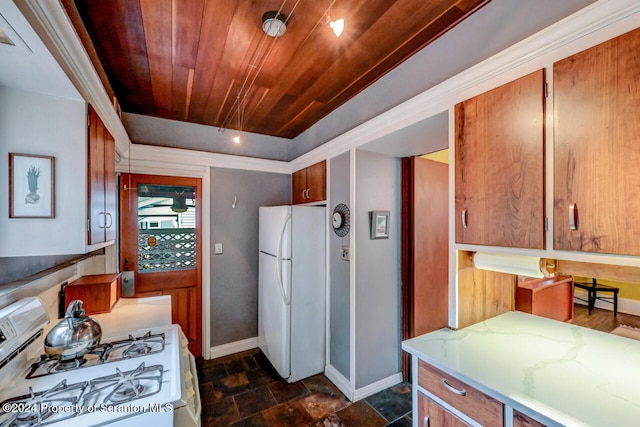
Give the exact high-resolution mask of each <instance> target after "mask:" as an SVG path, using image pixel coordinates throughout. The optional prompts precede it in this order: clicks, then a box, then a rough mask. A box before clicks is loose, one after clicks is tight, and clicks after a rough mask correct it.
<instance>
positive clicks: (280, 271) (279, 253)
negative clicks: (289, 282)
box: [277, 214, 291, 305]
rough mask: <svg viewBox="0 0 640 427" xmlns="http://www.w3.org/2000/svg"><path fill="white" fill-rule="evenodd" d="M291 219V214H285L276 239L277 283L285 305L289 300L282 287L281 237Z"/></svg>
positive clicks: (289, 302) (288, 303) (282, 237)
mask: <svg viewBox="0 0 640 427" xmlns="http://www.w3.org/2000/svg"><path fill="white" fill-rule="evenodd" d="M289 221H291V214H287V217H286V218H285V220H284V224H283V225H282V231H280V239H279V240H278V253H277V259H278V283H280V292H281V293H282V299H283V300H284V303H285V305H290V304H291V300H290V299H289V298H288V297H287V292H286V291H285V289H284V282H283V281H282V239H284V232H285V231H286V229H287V224H288V223H289Z"/></svg>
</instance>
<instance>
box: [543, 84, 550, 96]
mask: <svg viewBox="0 0 640 427" xmlns="http://www.w3.org/2000/svg"><path fill="white" fill-rule="evenodd" d="M544 97H545V98H548V97H549V83H547V82H544Z"/></svg>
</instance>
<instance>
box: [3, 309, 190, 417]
mask: <svg viewBox="0 0 640 427" xmlns="http://www.w3.org/2000/svg"><path fill="white" fill-rule="evenodd" d="M47 323H48V316H47V312H46V310H45V308H44V306H43V305H42V302H41V301H40V300H39V299H37V298H26V299H23V300H21V301H18V302H16V303H14V304H12V305H10V306H8V307H6V308H4V309H1V310H0V427H14V426H16V427H17V426H29V427H30V426H45V425H52V426H53V427H66V426H72V425H73V426H78V425H82V426H93V425H103V424H109V425H118V426H133V425H140V423H144V424H145V425H146V424H147V423H151V422H153V423H154V427H160V426H173V425H174V424H180V425H182V424H185V415H186V418H187V419H188V420H189V423H188V424H191V425H199V396H197V380H195V378H194V377H195V375H196V374H195V363H194V362H195V360H194V359H193V356H191V355H190V353H188V350H186V346H187V343H186V339H184V338H183V337H184V335H183V334H182V333H181V331H180V328H179V327H178V326H177V325H168V326H163V327H158V328H151V329H146V330H145V329H143V330H136V331H132V332H131V333H130V334H129V336H124V337H123V336H116V337H106V338H103V339H102V341H101V343H100V344H99V345H98V346H96V347H95V348H94V349H93V350H92V351H91V352H90V353H88V354H86V355H84V357H83V358H82V359H77V360H73V361H71V362H66V363H60V362H59V361H58V360H57V359H55V358H51V357H48V356H46V355H44V352H43V341H44V337H43V332H42V331H43V329H42V328H43V327H44V326H45V325H46V324H47ZM194 394H195V395H196V398H194ZM194 400H197V402H194ZM178 412H179V413H180V415H181V416H180V417H177V415H178ZM185 413H187V414H185Z"/></svg>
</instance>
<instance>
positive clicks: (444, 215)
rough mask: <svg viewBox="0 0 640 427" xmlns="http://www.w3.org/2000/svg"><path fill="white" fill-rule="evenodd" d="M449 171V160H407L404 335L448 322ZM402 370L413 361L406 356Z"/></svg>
mask: <svg viewBox="0 0 640 427" xmlns="http://www.w3.org/2000/svg"><path fill="white" fill-rule="evenodd" d="M448 201H449V172H448V165H447V164H446V163H440V162H436V161H432V160H427V159H423V158H420V157H412V158H405V159H403V160H402V339H403V340H406V339H409V338H413V337H415V336H418V335H422V334H425V333H428V332H431V331H435V330H437V329H441V328H444V327H446V326H447V325H448V322H449V318H448V313H449V277H448V276H449V274H448V273H449V231H448V230H449V215H448V212H449V209H448V206H449V204H448ZM402 374H403V378H404V379H405V380H409V378H410V377H411V360H410V357H409V355H408V354H407V353H403V356H402Z"/></svg>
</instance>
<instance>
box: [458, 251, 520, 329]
mask: <svg viewBox="0 0 640 427" xmlns="http://www.w3.org/2000/svg"><path fill="white" fill-rule="evenodd" d="M471 255H472V252H466V251H458V329H460V328H464V327H467V326H470V325H473V324H474V323H478V322H482V321H483V320H486V319H490V318H492V317H495V316H497V315H499V314H502V313H506V312H508V311H513V310H514V309H515V284H516V282H515V281H516V276H514V275H512V274H505V273H497V272H494V271H487V270H480V269H477V268H475V267H474V266H473V259H472V258H471Z"/></svg>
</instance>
